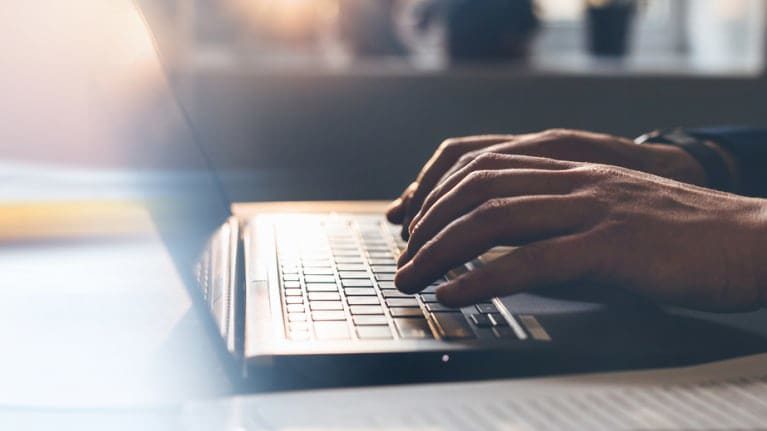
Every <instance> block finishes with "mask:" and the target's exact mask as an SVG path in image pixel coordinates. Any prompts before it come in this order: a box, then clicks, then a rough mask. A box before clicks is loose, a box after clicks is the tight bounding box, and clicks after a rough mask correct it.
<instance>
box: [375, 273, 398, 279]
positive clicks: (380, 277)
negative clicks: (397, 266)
mask: <svg viewBox="0 0 767 431" xmlns="http://www.w3.org/2000/svg"><path fill="white" fill-rule="evenodd" d="M376 280H378V281H394V274H376Z"/></svg>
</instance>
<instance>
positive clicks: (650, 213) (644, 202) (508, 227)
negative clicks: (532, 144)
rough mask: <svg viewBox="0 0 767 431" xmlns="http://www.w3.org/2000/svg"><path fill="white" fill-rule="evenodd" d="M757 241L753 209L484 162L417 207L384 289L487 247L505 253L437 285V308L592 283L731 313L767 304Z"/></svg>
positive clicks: (646, 181)
mask: <svg viewBox="0 0 767 431" xmlns="http://www.w3.org/2000/svg"><path fill="white" fill-rule="evenodd" d="M766 239H767V201H764V200H759V199H752V198H745V197H741V196H737V195H732V194H727V193H722V192H717V191H714V190H708V189H704V188H700V187H697V186H693V185H689V184H685V183H680V182H677V181H674V180H670V179H666V178H661V177H657V176H654V175H650V174H646V173H641V172H637V171H632V170H628V169H625V168H619V167H614V166H607V165H600V164H592V163H580V162H566V161H558V160H552V159H545V158H538V157H526V156H510V155H503V154H494V153H488V154H485V155H482V156H480V157H478V158H477V159H476V160H474V161H473V162H471V163H469V164H468V165H467V166H465V167H464V168H462V169H460V170H459V171H457V172H455V173H454V174H452V175H451V176H450V177H448V178H446V179H445V180H444V181H442V182H441V183H440V184H439V185H438V186H437V187H436V188H434V190H433V191H432V192H431V193H430V194H429V196H428V197H427V198H426V200H425V201H424V205H423V207H422V208H421V210H420V212H419V213H418V214H417V215H416V216H415V218H414V219H413V231H412V236H411V238H410V241H409V243H408V246H407V249H406V250H405V251H404V252H403V254H402V256H401V257H400V261H399V265H400V268H399V270H398V272H397V275H396V278H395V281H396V284H397V286H398V287H399V288H400V289H401V290H402V291H404V292H409V293H413V292H416V291H418V290H420V289H421V288H423V286H426V285H428V284H429V283H430V282H432V281H433V280H435V279H436V278H438V277H439V276H441V275H443V274H444V273H446V272H447V271H449V270H450V269H451V268H454V267H456V266H458V265H460V264H463V263H465V262H467V261H470V260H472V259H474V258H476V257H477V256H479V255H481V254H482V253H484V252H486V251H488V250H489V249H491V248H493V247H495V246H513V247H516V248H514V249H512V251H510V252H509V253H508V254H506V255H504V256H502V257H500V258H498V259H496V260H494V261H492V262H490V263H487V264H486V265H484V266H482V267H481V268H479V269H475V270H473V271H469V272H467V273H465V274H463V275H461V276H459V277H458V278H456V279H454V280H451V281H448V282H446V283H445V284H444V285H442V286H441V287H440V288H439V289H438V290H437V296H438V298H439V300H440V301H441V302H443V303H445V304H447V305H450V306H464V305H469V304H472V303H476V302H479V301H483V300H486V299H489V298H492V297H495V296H503V295H508V294H511V293H514V292H519V291H523V290H528V289H534V288H537V287H543V286H549V285H560V284H570V283H574V284H578V283H594V284H600V285H608V286H616V287H620V288H624V289H628V290H631V291H634V292H636V293H639V294H641V295H644V296H647V297H650V298H652V299H655V300H657V301H660V302H664V303H674V304H680V305H686V306H690V307H694V308H700V309H713V310H740V309H747V308H754V307H757V306H759V305H761V304H763V303H764V298H765V297H767V293H765V291H763V290H767V270H765V269H764V268H766V267H767V265H764V263H765V262H767V247H765V245H764V244H767V241H766Z"/></svg>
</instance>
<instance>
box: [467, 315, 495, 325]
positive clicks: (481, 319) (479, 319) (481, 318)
mask: <svg viewBox="0 0 767 431" xmlns="http://www.w3.org/2000/svg"><path fill="white" fill-rule="evenodd" d="M471 321H472V322H474V324H475V325H477V326H479V327H480V328H490V327H492V326H493V321H492V320H490V316H488V315H487V314H483V313H476V314H472V315H471Z"/></svg>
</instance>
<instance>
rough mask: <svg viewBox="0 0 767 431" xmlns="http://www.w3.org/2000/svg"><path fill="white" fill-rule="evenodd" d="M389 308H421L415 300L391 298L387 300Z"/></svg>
mask: <svg viewBox="0 0 767 431" xmlns="http://www.w3.org/2000/svg"><path fill="white" fill-rule="evenodd" d="M386 305H388V306H389V307H419V305H418V300H416V299H415V298H390V299H387V300H386Z"/></svg>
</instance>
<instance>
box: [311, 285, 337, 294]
mask: <svg viewBox="0 0 767 431" xmlns="http://www.w3.org/2000/svg"><path fill="white" fill-rule="evenodd" d="M306 291H307V292H338V287H336V285H335V284H316V283H308V284H307V285H306Z"/></svg>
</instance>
